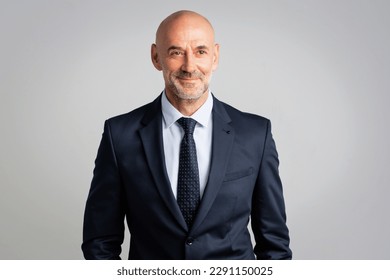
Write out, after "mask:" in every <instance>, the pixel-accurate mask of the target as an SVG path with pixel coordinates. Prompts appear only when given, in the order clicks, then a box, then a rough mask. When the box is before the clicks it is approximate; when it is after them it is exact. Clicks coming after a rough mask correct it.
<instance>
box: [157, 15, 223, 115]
mask: <svg viewBox="0 0 390 280" xmlns="http://www.w3.org/2000/svg"><path fill="white" fill-rule="evenodd" d="M218 54H219V45H218V44H216V43H215V42H214V29H213V27H212V26H211V24H210V22H209V21H208V20H207V19H206V18H205V17H203V16H201V15H200V14H197V13H195V12H191V11H179V12H176V13H173V14H171V15H170V16H168V17H167V18H166V19H164V20H163V21H162V22H161V24H160V26H159V27H158V29H157V32H156V43H155V44H152V48H151V58H152V62H153V65H154V67H155V68H156V69H157V70H159V71H162V73H163V77H164V81H165V93H166V95H167V98H168V100H169V101H170V102H171V104H172V105H173V106H175V107H176V109H178V110H179V111H180V112H181V113H182V114H183V115H186V116H190V115H191V114H192V113H194V112H195V111H196V110H197V109H198V108H199V107H200V106H201V105H202V104H203V103H204V102H205V100H206V99H207V96H208V91H209V90H208V89H209V82H210V79H211V76H212V73H213V71H214V70H216V69H217V66H218V57H219V55H218Z"/></svg>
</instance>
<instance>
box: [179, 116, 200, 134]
mask: <svg viewBox="0 0 390 280" xmlns="http://www.w3.org/2000/svg"><path fill="white" fill-rule="evenodd" d="M177 122H178V124H180V126H181V127H182V128H183V129H184V133H185V134H192V133H194V129H195V125H196V120H194V119H191V118H180V119H178V120H177Z"/></svg>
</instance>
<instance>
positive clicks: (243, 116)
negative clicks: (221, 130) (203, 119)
mask: <svg viewBox="0 0 390 280" xmlns="http://www.w3.org/2000/svg"><path fill="white" fill-rule="evenodd" d="M214 105H215V109H216V111H217V112H219V113H220V114H221V115H224V112H223V111H225V112H226V117H228V118H230V122H231V123H230V124H231V125H232V126H234V127H237V128H243V129H245V128H250V129H254V128H258V129H267V128H268V126H269V125H270V120H269V119H267V118H265V117H263V116H260V115H257V114H253V113H248V112H243V111H241V110H239V109H237V108H235V107H233V106H231V105H229V104H227V103H225V102H222V101H219V100H218V99H216V98H215V97H214Z"/></svg>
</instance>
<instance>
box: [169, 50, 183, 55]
mask: <svg viewBox="0 0 390 280" xmlns="http://www.w3.org/2000/svg"><path fill="white" fill-rule="evenodd" d="M169 54H170V55H172V56H180V55H183V54H184V53H183V52H182V51H179V50H174V51H171V52H170V53H169Z"/></svg>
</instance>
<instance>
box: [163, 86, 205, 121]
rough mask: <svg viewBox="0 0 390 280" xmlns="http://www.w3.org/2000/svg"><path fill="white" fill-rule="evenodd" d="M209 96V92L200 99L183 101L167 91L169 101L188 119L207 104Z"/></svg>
mask: <svg viewBox="0 0 390 280" xmlns="http://www.w3.org/2000/svg"><path fill="white" fill-rule="evenodd" d="M208 95H209V91H208V90H207V91H205V92H204V93H203V94H202V96H201V97H199V98H198V99H182V98H179V97H178V96H177V95H174V94H169V93H168V92H167V91H166V96H167V99H168V101H169V102H170V103H171V104H172V105H173V107H175V108H176V109H177V110H178V111H179V112H180V113H181V114H182V115H183V116H186V117H189V116H192V115H193V114H194V113H195V112H196V111H197V110H198V109H199V108H200V107H201V106H202V105H203V104H204V103H205V102H206V100H207V97H208Z"/></svg>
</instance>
